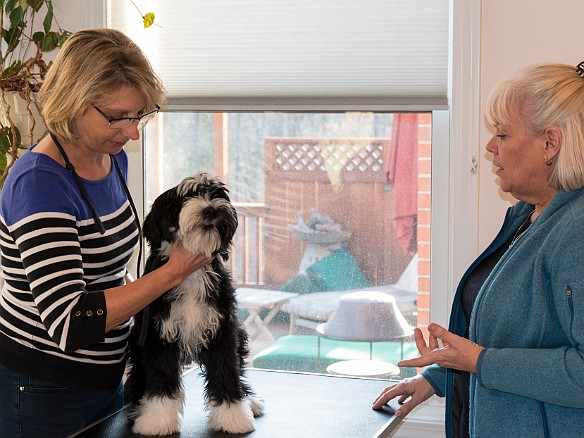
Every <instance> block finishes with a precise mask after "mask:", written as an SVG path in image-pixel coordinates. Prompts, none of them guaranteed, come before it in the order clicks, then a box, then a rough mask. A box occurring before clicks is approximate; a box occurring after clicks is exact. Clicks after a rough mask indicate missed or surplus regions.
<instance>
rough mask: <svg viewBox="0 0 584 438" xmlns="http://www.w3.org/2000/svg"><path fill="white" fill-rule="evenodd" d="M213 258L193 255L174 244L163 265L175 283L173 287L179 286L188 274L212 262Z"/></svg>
mask: <svg viewBox="0 0 584 438" xmlns="http://www.w3.org/2000/svg"><path fill="white" fill-rule="evenodd" d="M213 259H214V257H212V256H211V257H207V256H204V255H201V254H193V253H192V252H189V251H187V250H186V249H185V248H184V247H183V246H182V245H181V244H179V243H177V242H175V243H173V245H172V247H171V248H170V253H169V255H168V261H167V262H166V264H165V265H164V266H165V268H166V269H168V272H169V274H170V275H172V276H173V277H176V279H177V282H176V284H175V285H173V286H178V285H179V284H181V283H182V282H183V281H184V280H185V279H186V278H187V277H188V276H189V275H190V274H192V273H193V272H195V271H196V270H197V269H201V268H202V267H203V266H206V265H208V264H209V263H211V262H212V261H213Z"/></svg>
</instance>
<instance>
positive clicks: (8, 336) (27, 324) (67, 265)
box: [0, 148, 138, 389]
mask: <svg viewBox="0 0 584 438" xmlns="http://www.w3.org/2000/svg"><path fill="white" fill-rule="evenodd" d="M31 149H32V148H31ZM31 149H29V150H28V151H27V152H26V153H25V154H24V155H23V156H22V157H21V158H20V159H19V160H18V161H17V162H16V163H15V164H14V166H13V168H12V169H11V170H10V173H9V174H8V178H7V179H6V182H5V184H4V187H3V189H2V194H1V196H0V252H1V256H2V257H1V266H2V278H3V279H4V285H3V287H2V291H1V293H0V363H1V364H2V365H4V366H5V367H7V368H10V369H12V370H14V371H20V372H23V373H26V374H28V375H30V376H33V377H36V378H39V379H42V380H46V381H49V382H53V383H55V384H63V385H66V386H74V387H85V388H90V389H106V388H112V387H116V386H117V385H119V382H120V380H121V378H122V375H123V372H124V368H125V360H126V347H127V338H128V334H129V328H130V322H129V321H126V322H124V323H123V324H121V325H120V326H119V327H116V328H115V329H113V330H110V331H109V332H108V333H105V320H106V317H107V308H106V306H105V295H104V290H106V289H109V288H113V287H116V286H121V285H123V284H124V283H125V274H126V272H127V270H126V265H127V263H128V261H129V260H130V258H131V257H132V254H133V251H134V249H135V247H136V244H137V242H138V228H137V225H136V218H135V217H134V214H133V213H132V209H131V207H130V204H129V202H128V199H127V195H126V192H125V189H124V186H123V182H122V181H121V179H120V176H119V175H118V173H117V172H116V171H115V166H114V163H112V171H111V172H110V174H109V175H108V176H106V177H105V178H103V179H101V180H98V181H89V180H84V181H83V184H84V186H85V187H86V189H87V193H88V195H89V198H90V199H91V201H92V203H93V204H94V205H95V208H96V210H97V214H98V215H99V217H100V219H101V221H102V223H103V225H104V228H105V233H104V234H100V232H99V231H98V229H97V227H96V225H95V219H94V218H93V214H92V212H91V210H90V208H89V206H88V204H87V202H86V201H85V200H84V199H83V196H82V195H81V192H80V190H79V187H78V186H77V183H76V181H75V178H74V176H73V175H72V174H71V172H69V171H68V170H66V169H65V168H64V167H63V166H61V165H60V164H59V163H57V162H56V161H54V160H53V159H52V158H50V157H48V156H47V155H44V154H38V153H34V152H32V151H31ZM115 159H116V160H117V161H118V164H119V166H120V170H121V172H122V177H123V178H125V177H126V173H127V168H128V160H127V156H126V154H125V152H124V151H122V152H120V153H119V154H118V155H117V156H116V157H115ZM88 376H91V378H88Z"/></svg>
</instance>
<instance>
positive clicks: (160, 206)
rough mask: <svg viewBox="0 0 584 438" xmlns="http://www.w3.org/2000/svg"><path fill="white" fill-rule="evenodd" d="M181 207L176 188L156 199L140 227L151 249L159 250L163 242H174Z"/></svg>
mask: <svg viewBox="0 0 584 438" xmlns="http://www.w3.org/2000/svg"><path fill="white" fill-rule="evenodd" d="M181 207H182V202H181V200H180V199H179V198H178V196H177V195H176V188H172V189H169V190H167V191H166V192H164V193H162V194H161V195H160V196H159V197H158V198H156V200H155V201H154V203H153V204H152V207H151V208H150V212H149V213H148V214H147V215H146V218H145V219H144V225H143V226H142V231H143V234H144V237H145V238H146V240H147V241H148V243H149V244H150V246H151V247H152V248H160V246H161V244H162V242H164V241H166V242H174V239H175V235H176V230H177V229H178V216H179V213H180V209H181Z"/></svg>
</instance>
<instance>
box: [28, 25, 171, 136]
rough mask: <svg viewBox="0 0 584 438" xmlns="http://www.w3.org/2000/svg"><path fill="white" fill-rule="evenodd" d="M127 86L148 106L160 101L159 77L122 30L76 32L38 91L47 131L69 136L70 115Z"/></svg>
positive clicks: (108, 99)
mask: <svg viewBox="0 0 584 438" xmlns="http://www.w3.org/2000/svg"><path fill="white" fill-rule="evenodd" d="M127 86H130V87H133V88H134V89H135V90H136V91H137V92H138V93H139V94H140V95H141V97H142V98H143V99H144V101H145V103H146V107H145V109H146V110H147V111H150V110H153V109H154V108H155V107H156V105H161V104H162V103H163V101H164V96H165V90H164V87H163V85H162V82H161V80H160V78H159V77H158V76H157V75H156V73H155V72H154V70H153V68H152V66H151V65H150V62H149V61H148V59H147V58H146V56H145V55H144V53H143V52H142V50H140V48H139V47H138V46H137V45H136V44H135V43H134V42H133V41H132V40H131V39H130V38H128V37H127V36H126V35H125V34H124V33H122V32H120V31H117V30H114V29H90V30H82V31H79V32H76V33H74V34H73V35H71V36H70V37H69V38H68V39H67V41H66V42H65V44H64V45H63V47H62V48H61V50H60V51H59V53H58V54H57V57H56V58H55V61H54V62H53V64H52V65H51V67H50V68H49V71H48V73H47V75H46V77H45V81H44V83H43V85H42V87H41V89H40V92H39V100H40V103H41V108H42V115H43V118H44V121H45V124H46V125H47V128H48V130H49V132H52V133H53V134H55V135H56V136H57V137H59V138H62V139H64V140H66V141H72V139H73V138H74V137H75V135H74V131H73V123H74V120H75V119H76V118H77V117H80V116H82V115H83V113H84V112H85V111H86V110H87V109H88V108H89V107H90V106H91V105H92V104H94V105H107V104H108V103H110V102H111V100H112V98H113V96H115V95H116V94H117V93H118V92H119V91H120V90H121V89H122V88H124V87H127Z"/></svg>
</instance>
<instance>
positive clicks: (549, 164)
mask: <svg viewBox="0 0 584 438" xmlns="http://www.w3.org/2000/svg"><path fill="white" fill-rule="evenodd" d="M543 161H544V162H545V164H546V165H547V166H551V165H552V160H550V159H548V157H545V158H544V160H543Z"/></svg>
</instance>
